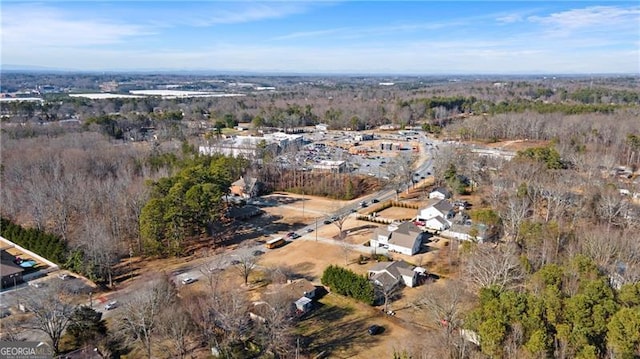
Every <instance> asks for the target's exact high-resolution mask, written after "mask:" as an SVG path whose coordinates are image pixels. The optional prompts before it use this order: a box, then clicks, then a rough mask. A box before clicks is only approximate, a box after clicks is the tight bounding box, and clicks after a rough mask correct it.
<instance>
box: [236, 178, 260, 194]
mask: <svg viewBox="0 0 640 359" xmlns="http://www.w3.org/2000/svg"><path fill="white" fill-rule="evenodd" d="M230 191H231V193H232V194H233V195H236V196H240V197H243V198H253V197H257V196H258V195H259V194H260V184H259V182H258V179H257V178H252V177H246V178H245V177H244V176H240V179H239V180H237V181H235V182H233V183H232V184H231V187H230Z"/></svg>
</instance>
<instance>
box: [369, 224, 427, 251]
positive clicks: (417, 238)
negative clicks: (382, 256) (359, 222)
mask: <svg viewBox="0 0 640 359" xmlns="http://www.w3.org/2000/svg"><path fill="white" fill-rule="evenodd" d="M423 236H424V232H423V231H422V230H420V229H419V228H418V227H417V226H416V225H415V224H413V223H412V222H404V223H401V224H399V225H395V224H390V225H389V226H387V227H380V228H378V229H377V230H376V231H375V233H374V236H373V238H372V239H371V240H370V245H371V247H373V248H375V247H380V246H382V247H385V248H387V250H389V251H390V252H398V253H402V254H406V255H409V256H412V255H414V254H416V253H418V252H419V251H420V246H421V245H422V239H423Z"/></svg>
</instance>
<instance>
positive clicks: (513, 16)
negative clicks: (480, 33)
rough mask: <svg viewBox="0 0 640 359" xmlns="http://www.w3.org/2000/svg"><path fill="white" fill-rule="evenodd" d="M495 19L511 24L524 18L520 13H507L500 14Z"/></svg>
mask: <svg viewBox="0 0 640 359" xmlns="http://www.w3.org/2000/svg"><path fill="white" fill-rule="evenodd" d="M496 20H497V21H498V22H501V23H505V24H511V23H514V22H520V21H523V20H524V18H523V17H522V15H520V14H509V15H504V16H500V17H498V18H496Z"/></svg>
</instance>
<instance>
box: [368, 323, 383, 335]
mask: <svg viewBox="0 0 640 359" xmlns="http://www.w3.org/2000/svg"><path fill="white" fill-rule="evenodd" d="M367 332H368V333H369V335H376V334H380V333H381V332H382V327H381V326H379V325H376V324H374V325H372V326H370V327H369V329H368V330H367Z"/></svg>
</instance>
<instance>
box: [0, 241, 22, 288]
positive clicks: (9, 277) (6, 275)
mask: <svg viewBox="0 0 640 359" xmlns="http://www.w3.org/2000/svg"><path fill="white" fill-rule="evenodd" d="M14 259H15V257H14V256H13V255H11V254H9V253H8V252H7V251H5V250H0V273H1V276H2V277H1V283H0V288H7V287H11V286H14V285H16V284H20V283H22V282H23V279H22V273H23V272H24V268H22V267H20V266H19V265H17V264H16V263H14Z"/></svg>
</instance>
